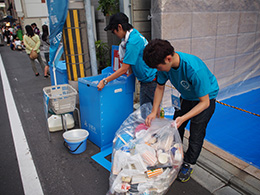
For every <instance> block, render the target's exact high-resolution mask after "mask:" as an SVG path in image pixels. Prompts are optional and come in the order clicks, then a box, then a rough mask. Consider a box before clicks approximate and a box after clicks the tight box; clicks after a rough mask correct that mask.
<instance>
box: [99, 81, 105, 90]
mask: <svg viewBox="0 0 260 195" xmlns="http://www.w3.org/2000/svg"><path fill="white" fill-rule="evenodd" d="M104 87H105V85H104V82H103V80H101V81H99V83H98V85H97V88H98V91H101V90H102V89H103V88H104Z"/></svg>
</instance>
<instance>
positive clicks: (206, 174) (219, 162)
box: [183, 130, 260, 195]
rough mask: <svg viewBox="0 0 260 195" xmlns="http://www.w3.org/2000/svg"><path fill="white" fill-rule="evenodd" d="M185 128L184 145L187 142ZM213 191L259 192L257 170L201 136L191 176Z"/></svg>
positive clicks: (228, 192)
mask: <svg viewBox="0 0 260 195" xmlns="http://www.w3.org/2000/svg"><path fill="white" fill-rule="evenodd" d="M188 136H189V131H187V130H186V132H185V138H184V143H183V146H184V149H186V148H187V145H188V139H187V138H188ZM191 177H192V178H193V179H194V180H195V181H197V182H198V183H199V184H200V185H202V186H203V187H205V188H206V189H207V190H209V191H210V192H211V193H212V194H216V195H219V194H229V195H233V194H234V195H236V194H238V195H239V194H250V195H254V194H255V195H258V194H260V170H259V169H257V168H256V167H254V166H252V165H250V164H248V163H246V162H244V161H242V160H240V159H238V158H237V157H235V156H233V155H231V154H229V153H227V152H226V151H224V150H222V149H220V148H218V147H216V146H215V145H213V144H211V143H209V142H207V141H206V140H204V144H203V148H202V151H201V154H200V157H199V159H198V161H197V164H196V166H195V167H194V173H193V175H192V176H191Z"/></svg>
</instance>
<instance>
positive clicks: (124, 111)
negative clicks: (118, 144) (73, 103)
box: [78, 67, 135, 150]
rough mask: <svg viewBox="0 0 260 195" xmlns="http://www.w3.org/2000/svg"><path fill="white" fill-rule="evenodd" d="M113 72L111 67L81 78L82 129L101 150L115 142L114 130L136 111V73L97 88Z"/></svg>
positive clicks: (79, 81)
mask: <svg viewBox="0 0 260 195" xmlns="http://www.w3.org/2000/svg"><path fill="white" fill-rule="evenodd" d="M111 73H113V70H112V68H111V67H108V68H106V69H105V70H104V71H103V72H102V74H101V75H98V76H92V77H84V78H80V79H79V80H78V88H79V102H80V115H81V128H83V129H86V130H88V132H89V140H90V141H92V142H93V143H94V144H96V145H97V146H99V147H100V148H101V150H102V148H103V149H104V148H106V147H109V146H111V145H112V141H113V139H114V135H115V132H116V131H117V130H118V129H119V127H120V125H121V124H122V123H123V121H124V120H125V119H126V118H127V117H128V116H129V114H130V113H132V112H133V96H134V91H135V77H134V75H133V74H132V75H130V76H128V77H127V76H126V75H122V76H121V77H119V78H118V79H116V80H114V81H111V82H109V83H108V84H107V85H106V86H105V87H104V88H103V89H102V91H98V89H97V84H98V83H99V81H101V80H102V79H103V78H106V77H107V76H108V75H109V74H111Z"/></svg>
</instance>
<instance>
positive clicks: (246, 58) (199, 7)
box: [151, 0, 260, 88]
mask: <svg viewBox="0 0 260 195" xmlns="http://www.w3.org/2000/svg"><path fill="white" fill-rule="evenodd" d="M151 7H152V8H151V13H152V38H162V39H167V40H169V41H170V42H171V43H172V45H173V46H174V48H175V50H176V51H182V52H186V53H191V54H194V55H196V56H198V57H200V58H201V59H202V60H204V61H205V62H206V64H207V66H208V67H209V69H210V70H211V71H212V72H213V73H214V74H215V75H216V77H217V79H218V82H219V85H220V87H221V88H223V87H226V86H227V85H230V84H233V83H236V82H239V81H242V80H243V79H245V78H247V79H248V78H251V77H254V76H258V75H260V1H259V0H175V1H172V0H152V5H151Z"/></svg>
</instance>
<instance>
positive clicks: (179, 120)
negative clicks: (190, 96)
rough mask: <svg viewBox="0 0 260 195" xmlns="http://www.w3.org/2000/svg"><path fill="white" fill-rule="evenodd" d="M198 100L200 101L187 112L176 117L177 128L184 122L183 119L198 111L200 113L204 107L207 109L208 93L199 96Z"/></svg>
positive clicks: (196, 113) (185, 119)
mask: <svg viewBox="0 0 260 195" xmlns="http://www.w3.org/2000/svg"><path fill="white" fill-rule="evenodd" d="M199 100H200V102H199V103H198V104H197V105H196V106H195V107H193V108H192V109H191V110H190V111H189V112H187V113H186V114H184V115H183V116H180V117H177V118H176V120H175V122H176V124H177V128H179V127H180V126H181V125H182V123H184V122H185V121H187V120H189V119H190V118H192V117H194V116H196V115H198V114H199V113H201V112H202V111H204V110H205V109H207V108H208V107H209V105H210V101H209V95H208V94H207V95H205V96H202V97H199Z"/></svg>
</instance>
